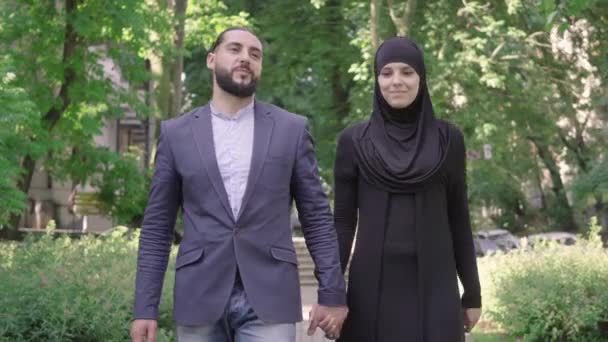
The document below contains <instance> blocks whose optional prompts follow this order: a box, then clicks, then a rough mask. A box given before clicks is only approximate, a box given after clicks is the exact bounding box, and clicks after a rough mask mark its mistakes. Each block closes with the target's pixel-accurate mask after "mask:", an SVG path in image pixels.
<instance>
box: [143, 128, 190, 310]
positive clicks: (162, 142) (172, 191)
mask: <svg viewBox="0 0 608 342" xmlns="http://www.w3.org/2000/svg"><path fill="white" fill-rule="evenodd" d="M181 197H182V196H181V179H180V176H179V174H178V173H177V171H176V169H175V161H174V159H173V154H172V151H171V147H170V144H169V138H168V136H167V132H166V127H165V123H164V122H163V123H161V129H160V136H159V138H158V149H157V152H156V161H155V169H154V177H153V179H152V185H151V187H150V193H149V195H148V205H147V207H146V211H145V213H144V220H143V223H142V228H141V235H140V238H139V253H138V258H137V277H136V281H135V309H134V311H135V312H134V314H135V319H157V317H158V304H159V301H160V296H161V292H162V287H163V280H164V276H165V271H166V269H167V262H168V259H169V253H170V249H171V241H172V238H173V229H174V226H175V219H176V216H177V210H178V208H179V207H180V205H181Z"/></svg>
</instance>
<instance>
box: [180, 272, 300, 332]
mask: <svg viewBox="0 0 608 342" xmlns="http://www.w3.org/2000/svg"><path fill="white" fill-rule="evenodd" d="M295 339H296V325H295V323H283V324H267V323H264V322H262V321H261V320H260V319H259V318H258V316H257V315H256V314H255V312H254V311H253V308H252V307H251V305H250V304H249V302H248V301H247V296H246V295H245V290H244V289H243V285H242V283H241V281H240V279H239V278H238V277H237V280H236V282H235V285H234V289H233V290H232V293H231V294H230V299H229V300H228V304H227V305H226V309H225V310H224V314H223V315H222V318H220V320H219V321H218V322H216V323H215V324H212V325H206V326H184V325H178V326H177V341H178V342H267V341H272V342H294V341H295Z"/></svg>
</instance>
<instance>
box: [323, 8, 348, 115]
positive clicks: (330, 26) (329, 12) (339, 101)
mask: <svg viewBox="0 0 608 342" xmlns="http://www.w3.org/2000/svg"><path fill="white" fill-rule="evenodd" d="M342 7H343V4H342V1H341V0H329V1H327V2H326V3H325V8H324V10H325V23H326V27H327V32H332V35H333V37H334V41H336V42H341V43H338V44H336V45H335V50H334V53H333V57H330V58H331V60H332V61H333V63H334V66H333V68H332V71H331V76H330V80H331V89H332V94H333V96H332V105H331V106H332V110H333V111H334V113H335V114H336V117H337V118H338V125H339V126H340V124H341V121H342V120H343V119H345V118H346V117H348V114H349V113H350V101H349V97H350V89H351V87H352V84H351V81H352V78H351V77H350V75H349V74H348V73H347V72H345V70H343V69H342V68H343V67H344V66H343V65H341V61H342V59H341V58H337V57H338V56H340V55H341V54H342V53H343V52H344V51H345V50H346V49H348V39H347V38H346V33H345V32H344V26H345V24H344V16H343V14H342Z"/></svg>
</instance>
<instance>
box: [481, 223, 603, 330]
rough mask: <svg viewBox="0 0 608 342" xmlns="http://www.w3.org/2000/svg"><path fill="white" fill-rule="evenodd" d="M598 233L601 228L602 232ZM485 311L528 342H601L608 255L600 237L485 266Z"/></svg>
mask: <svg viewBox="0 0 608 342" xmlns="http://www.w3.org/2000/svg"><path fill="white" fill-rule="evenodd" d="M596 228H597V227H596ZM480 269H481V270H482V271H481V273H482V281H483V283H482V288H484V293H483V294H484V307H485V308H486V309H485V311H486V312H487V314H489V316H490V318H491V319H492V320H493V321H494V322H496V323H499V324H500V325H501V326H502V327H503V328H504V329H505V330H506V331H507V332H508V333H509V334H512V335H515V336H521V337H524V339H525V340H526V341H598V340H600V339H601V337H600V335H599V331H598V328H597V322H598V321H599V320H606V319H608V291H606V284H608V253H607V251H606V250H605V249H603V248H602V244H601V241H600V240H599V238H598V237H597V231H596V232H594V233H593V234H591V236H590V237H589V238H588V239H580V240H579V243H578V244H577V245H575V246H561V245H557V244H549V245H545V246H541V247H537V248H534V249H528V250H523V251H520V252H516V253H509V254H506V255H498V256H493V257H489V258H484V259H482V260H480Z"/></svg>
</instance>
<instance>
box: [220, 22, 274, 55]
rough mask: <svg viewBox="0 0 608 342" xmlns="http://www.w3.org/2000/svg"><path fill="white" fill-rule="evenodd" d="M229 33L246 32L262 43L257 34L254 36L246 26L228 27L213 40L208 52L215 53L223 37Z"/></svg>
mask: <svg viewBox="0 0 608 342" xmlns="http://www.w3.org/2000/svg"><path fill="white" fill-rule="evenodd" d="M230 31H246V32H249V33H251V34H252V35H254V36H255V37H256V38H257V39H258V40H259V41H260V42H261V41H262V40H261V39H260V37H258V35H257V34H255V32H253V30H252V29H250V28H249V27H246V26H233V27H229V28H227V29H225V30H224V31H222V33H220V34H219V35H218V36H217V38H216V39H215V41H214V42H213V44H211V48H210V49H209V52H215V49H217V47H218V46H220V44H222V42H223V41H224V35H225V34H226V32H230Z"/></svg>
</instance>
